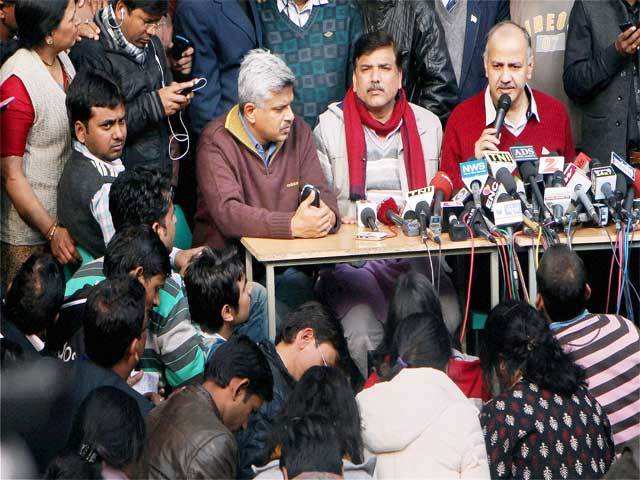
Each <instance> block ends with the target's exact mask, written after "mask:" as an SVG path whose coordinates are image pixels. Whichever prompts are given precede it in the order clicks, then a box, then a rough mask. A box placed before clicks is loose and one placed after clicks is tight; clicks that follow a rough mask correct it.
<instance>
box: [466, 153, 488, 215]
mask: <svg viewBox="0 0 640 480" xmlns="http://www.w3.org/2000/svg"><path fill="white" fill-rule="evenodd" d="M488 177H489V167H488V165H487V161H486V160H476V159H473V158H472V159H470V160H467V161H466V162H463V163H461V164H460V178H462V182H463V183H464V184H465V185H466V187H467V189H468V190H469V191H470V192H471V194H472V195H473V203H474V205H475V207H476V208H480V207H481V200H480V191H481V190H482V187H484V184H485V183H486V182H487V178H488Z"/></svg>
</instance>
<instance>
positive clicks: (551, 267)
mask: <svg viewBox="0 0 640 480" xmlns="http://www.w3.org/2000/svg"><path fill="white" fill-rule="evenodd" d="M537 278H538V292H539V293H538V298H537V305H536V306H537V308H538V310H540V311H541V312H543V313H544V314H545V315H546V317H547V319H548V321H549V322H550V327H551V330H552V331H553V332H554V334H555V336H556V338H557V339H558V341H559V342H560V344H561V345H562V347H563V349H564V350H565V351H566V352H567V353H569V354H570V355H571V357H572V358H573V360H574V361H575V362H576V363H577V364H578V365H580V366H581V367H583V368H584V369H585V370H586V373H587V383H588V386H589V391H590V392H591V394H592V395H593V396H594V397H595V398H596V400H598V402H599V403H600V405H601V406H602V407H603V408H604V410H605V412H606V413H607V416H608V417H609V422H610V423H611V429H612V433H613V440H614V442H615V446H616V452H617V453H620V452H622V450H623V449H624V448H625V447H626V446H629V447H631V448H632V449H633V448H637V445H638V443H639V441H640V335H639V332H638V327H636V326H635V325H634V324H633V323H632V322H631V321H630V320H628V319H626V318H624V317H621V316H619V315H607V314H594V313H590V312H589V311H588V310H587V309H586V305H587V301H588V300H589V297H590V296H591V288H590V287H589V284H588V283H587V279H586V271H585V268H584V264H583V262H582V260H581V259H580V257H578V255H576V254H575V253H574V252H572V251H571V250H570V249H569V248H568V247H567V246H566V245H554V246H552V247H550V248H549V249H548V250H547V251H546V252H545V254H544V256H543V257H542V261H541V263H540V266H539V268H538V272H537ZM632 445H633V446H632Z"/></svg>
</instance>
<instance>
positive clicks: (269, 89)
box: [194, 50, 340, 247]
mask: <svg viewBox="0 0 640 480" xmlns="http://www.w3.org/2000/svg"><path fill="white" fill-rule="evenodd" d="M294 82H295V77H294V75H293V73H292V72H291V70H290V69H289V67H287V65H286V64H285V63H284V61H282V60H281V59H280V58H278V57H277V56H275V55H273V54H271V53H269V52H267V51H265V50H252V51H250V52H249V53H248V54H247V56H246V57H245V59H244V60H243V62H242V64H241V66H240V73H239V76H238V98H239V101H240V103H239V104H238V105H236V106H235V107H233V108H232V109H231V110H230V111H229V113H227V114H226V115H224V116H221V117H219V118H218V119H216V120H214V121H212V122H210V123H209V124H208V125H207V127H206V128H205V129H204V131H203V132H202V136H201V138H200V144H199V145H198V154H197V178H198V207H197V212H196V225H195V232H194V244H195V245H202V244H207V245H209V246H211V247H221V246H223V245H224V243H225V242H226V240H227V239H237V238H240V237H243V236H249V237H271V238H294V237H299V238H318V237H324V236H325V235H327V234H328V233H332V232H334V231H335V230H337V229H338V228H339V225H340V220H339V213H338V206H337V201H336V198H335V195H334V194H333V193H332V192H331V191H330V190H329V188H328V186H327V181H326V179H325V176H324V174H323V172H322V169H321V167H320V162H319V161H318V156H317V154H316V147H315V145H314V143H313V138H312V135H311V129H310V128H309V126H308V125H307V124H306V123H305V122H304V121H303V120H302V119H301V118H298V117H295V116H294V114H293V112H292V110H291V102H292V100H293V86H294ZM306 184H311V185H314V186H315V187H317V189H318V190H319V192H320V205H319V207H314V206H313V205H311V203H312V201H313V199H314V195H313V194H312V195H310V196H309V197H308V198H307V199H306V200H305V201H304V202H302V203H300V204H299V198H300V192H301V190H302V188H303V187H304V186H305V185H306Z"/></svg>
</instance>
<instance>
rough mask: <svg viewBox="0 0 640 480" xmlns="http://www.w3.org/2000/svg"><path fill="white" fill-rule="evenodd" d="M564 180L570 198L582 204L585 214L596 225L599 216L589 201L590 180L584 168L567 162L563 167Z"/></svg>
mask: <svg viewBox="0 0 640 480" xmlns="http://www.w3.org/2000/svg"><path fill="white" fill-rule="evenodd" d="M564 181H565V184H566V185H567V189H568V190H569V193H570V194H571V199H572V200H574V201H575V202H577V203H578V205H582V206H583V207H584V209H585V210H586V211H587V214H588V215H589V217H590V218H591V220H593V223H595V224H596V225H598V224H599V222H600V216H599V215H598V213H597V212H596V209H595V207H594V206H593V204H592V203H591V199H590V198H589V195H588V192H589V189H590V188H591V180H589V177H587V176H586V175H585V173H584V170H582V169H581V168H579V167H578V166H577V165H575V164H573V163H569V164H567V166H566V167H565V168H564Z"/></svg>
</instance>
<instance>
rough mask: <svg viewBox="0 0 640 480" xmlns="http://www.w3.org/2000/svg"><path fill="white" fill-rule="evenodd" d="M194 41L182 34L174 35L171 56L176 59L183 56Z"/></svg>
mask: <svg viewBox="0 0 640 480" xmlns="http://www.w3.org/2000/svg"><path fill="white" fill-rule="evenodd" d="M192 45H193V43H191V40H189V39H188V38H185V37H183V36H182V35H174V36H173V46H172V47H171V52H170V53H171V56H172V57H173V58H175V59H179V58H182V54H183V53H184V52H185V51H186V50H187V48H189V47H191V46H192Z"/></svg>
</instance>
